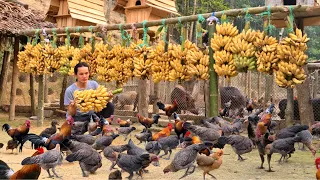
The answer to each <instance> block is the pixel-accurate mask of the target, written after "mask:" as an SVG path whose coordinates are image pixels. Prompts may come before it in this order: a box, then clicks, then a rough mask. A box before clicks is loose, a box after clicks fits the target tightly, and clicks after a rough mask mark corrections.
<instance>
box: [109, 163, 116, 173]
mask: <svg viewBox="0 0 320 180" xmlns="http://www.w3.org/2000/svg"><path fill="white" fill-rule="evenodd" d="M116 164H117V163H116V162H114V161H112V164H111V166H110V171H111V170H112V169H117V168H114V166H116Z"/></svg>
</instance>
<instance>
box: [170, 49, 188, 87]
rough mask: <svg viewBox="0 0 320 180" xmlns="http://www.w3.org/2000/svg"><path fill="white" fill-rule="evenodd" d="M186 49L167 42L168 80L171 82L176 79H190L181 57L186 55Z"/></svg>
mask: <svg viewBox="0 0 320 180" xmlns="http://www.w3.org/2000/svg"><path fill="white" fill-rule="evenodd" d="M186 53H187V51H182V48H181V46H180V45H174V44H169V47H168V59H169V63H170V66H171V70H170V72H169V81H171V82H173V81H176V80H179V81H185V80H189V79H191V77H189V76H186V73H185V72H186V69H185V64H184V63H185V62H186V60H183V57H185V56H186Z"/></svg>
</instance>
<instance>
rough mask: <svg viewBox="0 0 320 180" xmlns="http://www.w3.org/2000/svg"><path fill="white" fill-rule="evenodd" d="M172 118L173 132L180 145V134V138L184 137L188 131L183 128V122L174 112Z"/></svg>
mask: <svg viewBox="0 0 320 180" xmlns="http://www.w3.org/2000/svg"><path fill="white" fill-rule="evenodd" d="M173 117H174V132H175V133H176V134H177V136H178V139H179V144H180V136H181V134H182V137H184V135H185V134H186V133H187V131H188V130H187V129H185V128H183V123H184V121H182V120H181V119H180V117H179V116H178V114H177V113H176V112H174V113H173Z"/></svg>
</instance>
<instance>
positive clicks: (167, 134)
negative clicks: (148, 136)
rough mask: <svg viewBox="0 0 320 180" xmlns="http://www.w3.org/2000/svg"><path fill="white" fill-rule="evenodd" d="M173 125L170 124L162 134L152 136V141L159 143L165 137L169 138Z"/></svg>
mask: <svg viewBox="0 0 320 180" xmlns="http://www.w3.org/2000/svg"><path fill="white" fill-rule="evenodd" d="M172 128H173V127H172V124H171V123H168V126H167V127H165V128H163V129H162V130H161V131H160V132H157V133H154V134H153V135H152V140H153V141H157V140H159V139H160V138H163V137H168V136H170V134H171V131H172Z"/></svg>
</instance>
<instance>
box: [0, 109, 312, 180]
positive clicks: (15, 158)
mask: <svg viewBox="0 0 320 180" xmlns="http://www.w3.org/2000/svg"><path fill="white" fill-rule="evenodd" d="M7 119H8V115H7V114H3V113H0V125H1V126H2V124H3V123H9V124H10V125H12V126H13V127H16V126H17V125H19V124H22V123H23V122H24V121H25V119H26V117H18V118H17V119H18V120H15V121H13V122H8V121H7ZM60 121H61V124H62V122H63V120H62V119H61V120H60ZM49 124H50V120H45V122H44V125H43V127H36V122H35V121H32V123H31V129H30V131H31V132H32V133H40V132H41V131H42V130H43V129H45V128H46V127H48V126H49ZM134 126H135V127H137V129H138V130H137V131H136V132H134V133H137V132H139V131H141V129H142V126H141V125H139V124H134ZM0 137H1V139H0V142H1V143H4V144H6V143H7V141H8V140H9V139H10V137H9V136H8V135H7V134H6V133H5V132H3V131H1V132H0ZM132 139H133V141H134V142H135V143H136V144H137V143H138V142H137V140H136V139H135V138H134V136H132ZM124 143H126V142H124V138H123V137H121V136H120V137H118V138H117V139H116V140H115V141H114V142H113V144H114V145H119V144H124ZM139 146H140V147H143V144H141V145H139ZM296 149H298V147H296ZM177 151H178V150H174V153H173V155H172V157H171V160H172V159H173V156H174V154H175V153H176V152H177ZM33 152H34V150H32V149H31V146H30V143H26V144H25V146H24V149H23V152H22V153H17V151H14V153H11V150H8V151H6V149H5V147H3V148H2V149H0V159H1V160H3V161H5V162H7V163H8V165H9V166H10V167H11V168H12V169H13V170H14V171H17V170H19V169H20V168H21V167H22V166H21V165H20V163H21V161H22V160H23V159H24V158H26V157H28V156H31V155H32V154H33ZM224 153H225V154H226V155H224V156H223V164H222V165H221V167H220V168H219V169H217V170H214V171H213V172H211V173H212V174H213V175H214V176H215V177H216V178H217V179H225V180H230V179H246V180H247V179H278V180H280V179H281V180H282V179H314V178H315V173H316V168H315V165H314V158H313V157H312V156H311V153H310V152H309V151H300V150H296V152H295V153H294V154H293V155H292V157H291V158H290V159H289V160H288V162H287V163H283V164H279V163H278V162H275V161H276V160H278V159H279V158H280V156H279V154H274V155H273V156H272V162H271V166H272V169H273V170H274V171H275V172H266V171H265V170H263V169H257V167H258V166H259V165H260V158H259V155H258V151H257V149H254V150H253V151H252V152H251V153H248V154H245V155H244V156H243V157H244V158H246V159H247V160H245V161H244V162H239V161H237V156H236V155H235V153H234V152H233V150H232V148H231V147H230V146H228V145H227V146H226V147H225V148H224ZM171 160H164V159H161V160H160V167H154V166H152V165H150V167H149V168H148V170H149V173H146V174H144V175H143V179H179V178H180V177H181V176H182V175H183V174H184V172H185V171H184V170H182V171H179V172H176V173H168V174H163V171H162V170H163V168H164V167H165V166H166V165H168V164H169V163H170V162H171ZM102 163H103V165H102V167H101V168H100V169H98V170H97V172H96V173H95V174H90V175H89V177H88V178H83V177H82V175H81V169H80V166H79V164H78V163H77V162H75V163H69V162H67V161H65V160H64V161H63V164H62V165H61V166H59V167H57V170H56V171H57V173H58V174H59V175H61V176H62V179H66V180H70V179H73V178H76V179H95V180H96V179H107V178H108V175H109V173H110V171H109V167H110V165H111V163H110V162H109V161H108V160H107V159H105V158H104V157H103V162H102ZM116 167H117V166H116ZM265 167H267V162H265ZM127 176H128V173H123V174H122V177H123V179H125V177H127ZM202 178H203V177H202V171H201V170H200V169H196V171H195V172H194V173H193V174H191V175H189V176H187V177H186V178H184V179H202ZM210 178H211V177H210V176H207V179H210ZM39 179H49V178H48V174H47V172H45V171H43V170H42V172H41V175H40V178H39ZM134 179H141V178H140V177H138V176H137V175H135V176H134Z"/></svg>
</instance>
